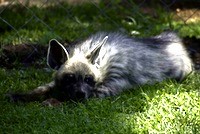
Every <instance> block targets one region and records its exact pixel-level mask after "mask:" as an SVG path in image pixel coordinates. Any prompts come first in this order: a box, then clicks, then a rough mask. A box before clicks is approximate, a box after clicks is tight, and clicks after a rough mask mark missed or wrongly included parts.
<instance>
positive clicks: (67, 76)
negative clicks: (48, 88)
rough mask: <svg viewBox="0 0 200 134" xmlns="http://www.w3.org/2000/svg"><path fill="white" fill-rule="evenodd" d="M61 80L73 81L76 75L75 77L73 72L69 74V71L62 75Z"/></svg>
mask: <svg viewBox="0 0 200 134" xmlns="http://www.w3.org/2000/svg"><path fill="white" fill-rule="evenodd" d="M63 82H65V83H69V84H70V83H75V82H76V77H75V74H71V73H69V74H65V75H64V76H63Z"/></svg>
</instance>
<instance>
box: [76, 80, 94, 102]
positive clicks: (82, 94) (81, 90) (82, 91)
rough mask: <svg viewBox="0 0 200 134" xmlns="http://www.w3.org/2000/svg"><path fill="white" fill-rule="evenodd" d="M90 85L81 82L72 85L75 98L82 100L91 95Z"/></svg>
mask: <svg viewBox="0 0 200 134" xmlns="http://www.w3.org/2000/svg"><path fill="white" fill-rule="evenodd" d="M91 90H92V87H90V86H88V85H87V84H84V83H81V84H77V85H76V86H75V87H74V96H73V98H74V99H75V100H78V101H80V100H84V99H87V98H89V97H90V96H91Z"/></svg>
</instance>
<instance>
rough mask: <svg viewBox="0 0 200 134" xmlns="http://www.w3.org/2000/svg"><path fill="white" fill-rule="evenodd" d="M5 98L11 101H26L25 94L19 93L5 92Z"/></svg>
mask: <svg viewBox="0 0 200 134" xmlns="http://www.w3.org/2000/svg"><path fill="white" fill-rule="evenodd" d="M5 98H6V99H7V100H8V101H10V102H25V99H24V95H22V94H17V93H8V94H5Z"/></svg>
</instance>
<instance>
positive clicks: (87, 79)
mask: <svg viewBox="0 0 200 134" xmlns="http://www.w3.org/2000/svg"><path fill="white" fill-rule="evenodd" d="M84 81H85V82H86V83H87V84H89V85H90V86H94V84H95V82H94V77H93V76H92V75H86V76H85V78H84Z"/></svg>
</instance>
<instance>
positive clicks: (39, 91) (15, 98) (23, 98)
mask: <svg viewBox="0 0 200 134" xmlns="http://www.w3.org/2000/svg"><path fill="white" fill-rule="evenodd" d="M54 87H55V82H54V81H52V82H50V83H48V84H46V85H43V86H39V87H37V88H36V89H34V90H33V91H30V92H28V93H8V94H6V96H7V97H8V99H10V101H12V102H31V101H43V100H45V99H47V98H48V97H49V93H50V91H52V90H53V89H54Z"/></svg>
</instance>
